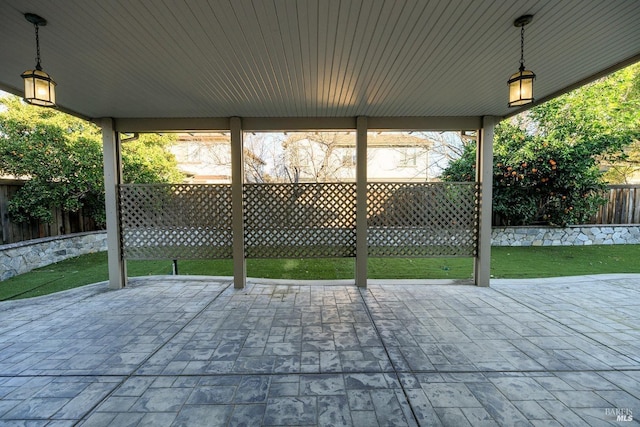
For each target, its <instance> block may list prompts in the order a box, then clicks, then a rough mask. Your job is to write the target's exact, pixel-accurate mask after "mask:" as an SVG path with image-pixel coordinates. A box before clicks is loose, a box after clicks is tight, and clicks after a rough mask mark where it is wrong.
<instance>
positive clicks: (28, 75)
mask: <svg viewBox="0 0 640 427" xmlns="http://www.w3.org/2000/svg"><path fill="white" fill-rule="evenodd" d="M24 17H25V19H26V20H27V21H29V22H31V23H32V24H33V26H34V27H35V29H36V68H35V70H27V71H25V72H24V73H22V74H21V77H22V78H23V79H24V100H25V101H26V102H28V103H29V104H34V105H41V106H43V107H54V106H55V105H56V82H54V81H53V80H52V79H51V76H50V75H49V74H47V73H45V72H44V71H42V66H41V65H40V38H39V37H38V29H39V28H40V27H44V26H45V25H47V20H46V19H44V18H43V17H41V16H38V15H36V14H34V13H25V14H24Z"/></svg>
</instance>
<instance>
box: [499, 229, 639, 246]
mask: <svg viewBox="0 0 640 427" xmlns="http://www.w3.org/2000/svg"><path fill="white" fill-rule="evenodd" d="M638 243H640V225H613V226H612V225H601V226H600V225H598V226H594V225H575V226H570V227H566V228H552V227H494V228H493V231H492V234H491V245H492V246H572V245H623V244H638Z"/></svg>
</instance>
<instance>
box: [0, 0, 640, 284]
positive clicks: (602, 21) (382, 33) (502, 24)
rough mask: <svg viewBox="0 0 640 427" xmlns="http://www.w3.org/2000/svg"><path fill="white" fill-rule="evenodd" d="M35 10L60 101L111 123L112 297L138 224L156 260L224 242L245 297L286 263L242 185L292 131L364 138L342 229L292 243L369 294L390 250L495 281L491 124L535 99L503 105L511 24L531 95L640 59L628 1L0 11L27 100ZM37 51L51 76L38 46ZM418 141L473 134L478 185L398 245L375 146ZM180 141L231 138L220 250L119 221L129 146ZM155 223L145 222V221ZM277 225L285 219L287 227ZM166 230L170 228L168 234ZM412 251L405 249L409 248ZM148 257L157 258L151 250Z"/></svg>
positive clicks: (88, 6)
mask: <svg viewBox="0 0 640 427" xmlns="http://www.w3.org/2000/svg"><path fill="white" fill-rule="evenodd" d="M25 13H31V14H37V15H39V16H40V17H42V18H44V19H45V20H46V21H47V23H46V25H43V26H41V27H40V28H39V27H36V28H39V39H38V41H39V45H38V49H39V48H40V45H41V47H42V49H41V50H42V67H43V70H44V71H46V72H48V73H49V74H50V75H51V76H52V78H53V79H54V80H55V81H56V82H57V84H58V86H57V95H56V102H57V106H58V108H60V109H62V110H64V111H68V112H70V113H72V114H75V115H78V116H80V117H84V118H87V119H89V120H92V121H94V122H96V123H98V124H99V125H100V126H101V127H102V130H103V141H104V172H105V190H106V206H107V230H108V235H109V237H108V240H109V245H108V246H109V263H110V265H109V273H110V286H111V287H112V288H123V287H125V286H126V282H127V272H126V261H127V259H132V258H131V257H132V255H131V253H132V250H131V249H132V248H133V249H137V248H136V247H135V245H136V244H137V243H139V242H141V241H143V240H144V239H140V238H139V236H140V233H139V231H140V230H142V231H143V232H145V230H146V229H149V228H154V229H155V230H154V233H155V234H153V233H152V234H153V235H152V238H150V239H148V241H149V242H150V243H147V241H146V240H145V241H144V242H143V243H141V245H143V246H144V245H146V246H145V247H144V248H143V249H146V250H148V249H149V248H153V247H155V248H158V247H163V246H165V245H174V246H179V249H183V250H184V249H186V252H188V253H190V254H193V253H194V250H193V249H194V248H196V249H198V248H203V247H206V248H207V250H204V251H202V252H204V253H207V254H211V252H212V251H211V250H210V249H211V248H212V247H214V246H216V245H218V246H219V247H220V248H222V249H221V250H220V251H213V252H214V256H224V257H229V258H233V261H234V286H235V287H236V288H243V287H244V286H245V283H246V280H247V278H246V258H247V257H249V256H252V254H253V253H254V252H256V251H255V250H254V249H255V248H259V249H260V250H259V251H257V252H258V253H260V254H265V253H266V254H271V253H278V252H277V251H274V250H272V249H273V245H274V243H273V241H275V242H276V243H275V245H280V246H283V244H282V242H285V245H286V244H288V243H290V242H289V241H291V240H294V239H291V238H290V236H291V232H290V231H291V230H288V229H286V227H285V228H284V229H283V228H282V227H281V228H280V229H278V230H275V231H273V232H272V233H270V234H269V233H267V234H268V235H269V236H271V237H273V236H275V237H274V238H272V241H269V240H268V239H265V238H262V237H261V238H259V239H257V240H256V239H253V237H254V236H255V235H256V234H259V232H261V231H263V229H264V228H265V226H264V225H263V224H257V225H255V227H254V230H252V229H251V221H252V217H251V216H250V215H248V214H247V206H248V205H249V206H258V208H260V207H261V206H262V205H263V204H266V203H260V202H255V201H254V202H251V201H252V200H260V197H263V196H259V197H257V198H254V199H252V197H253V196H251V195H250V193H251V192H250V191H249V190H248V188H247V186H246V185H245V183H244V182H243V178H244V173H243V168H244V163H243V153H244V150H243V133H244V132H263V131H287V130H288V131H296V130H316V131H318V130H320V131H321V130H334V131H354V132H355V133H356V143H355V151H356V155H355V157H356V159H355V163H356V174H355V175H356V179H355V183H354V185H351V186H348V187H345V190H344V191H343V193H345V194H346V193H349V195H350V196H349V198H348V200H347V202H346V203H345V205H344V206H346V207H344V206H342V207H340V209H342V210H343V211H344V212H347V213H348V214H349V218H347V220H346V221H345V222H342V223H340V224H335V223H334V222H331V221H328V222H327V223H330V225H327V226H322V227H321V228H320V229H318V227H319V226H318V225H316V223H317V221H315V220H314V221H311V222H310V223H302V224H300V223H299V224H296V225H295V227H297V230H296V232H297V231H298V230H302V229H304V233H303V234H301V235H299V236H298V237H296V239H297V240H300V241H306V245H307V246H308V247H314V248H316V249H317V248H322V247H326V246H329V247H330V246H336V247H337V250H336V251H325V252H322V254H321V255H322V256H349V257H354V258H355V280H354V281H355V284H356V285H358V286H360V287H366V286H367V279H368V276H367V257H368V256H372V255H375V254H380V253H383V254H385V255H386V254H387V253H388V252H389V251H388V250H387V249H388V248H393V249H394V250H395V249H398V248H400V249H401V250H399V251H398V252H399V253H401V254H406V253H409V254H410V256H425V254H426V256H443V254H448V253H451V252H452V249H453V253H454V255H455V256H469V257H473V258H474V259H475V266H474V271H473V280H474V283H475V284H476V285H479V286H489V284H490V249H491V248H490V244H491V242H490V238H491V184H492V183H491V180H492V140H493V129H494V126H495V124H496V123H498V122H499V121H500V120H501V119H503V118H504V117H507V116H510V115H513V114H515V113H517V112H519V111H523V110H524V109H526V108H529V107H530V105H531V104H527V105H524V106H520V107H519V108H508V106H507V95H508V91H507V84H506V83H507V79H508V78H509V76H510V75H511V74H513V73H514V71H516V70H517V67H518V64H519V57H520V61H524V52H525V51H524V50H523V49H524V47H525V45H524V43H521V42H524V38H522V36H523V34H521V30H522V29H523V28H522V29H521V28H518V27H516V26H514V23H515V22H517V18H518V17H522V16H525V15H531V16H532V17H533V18H531V19H532V21H531V22H530V23H529V24H528V25H527V39H526V40H527V41H526V60H527V67H528V69H530V70H533V71H535V73H537V75H538V78H537V81H536V82H535V94H534V95H535V98H536V102H543V101H544V100H546V99H550V98H553V97H555V96H557V95H559V94H562V93H564V92H566V91H568V90H570V89H571V88H574V87H577V86H580V85H582V84H584V83H586V82H589V81H592V80H594V79H596V78H597V77H598V76H601V75H604V74H606V73H609V72H612V71H614V70H617V69H619V68H621V67H624V66H625V65H628V64H631V63H634V62H636V61H638V60H639V59H640V51H639V48H638V46H640V31H638V26H637V25H636V23H637V22H638V18H639V17H640V6H639V5H638V3H637V2H634V1H621V2H605V1H595V0H593V1H587V2H585V1H579V0H572V1H565V2H562V3H558V2H555V1H552V0H548V1H539V2H536V3H535V5H532V4H531V3H530V2H527V1H524V0H519V1H509V2H506V3H505V2H494V3H491V4H487V3H486V2H483V3H480V2H473V1H464V2H456V3H450V2H445V1H435V0H434V1H426V2H425V1H401V2H397V1H382V0H379V1H373V2H368V1H366V2H363V1H358V0H349V1H341V2H338V1H329V2H325V1H308V2H306V1H305V2H283V1H251V0H243V1H229V0H216V1H204V0H193V1H188V2H185V3H184V4H182V5H181V6H175V5H171V4H168V3H158V2H153V1H143V2H136V3H134V4H129V3H126V2H124V3H118V4H105V3H102V2H95V1H93V2H76V1H72V0H69V1H62V2H56V3H55V4H53V3H51V2H47V1H30V2H22V1H7V2H3V3H2V5H0V24H1V25H0V40H2V41H1V43H2V47H3V49H2V52H3V53H2V56H3V58H2V59H3V60H2V61H1V62H0V88H2V89H4V90H8V91H10V92H12V93H16V94H22V89H21V78H20V73H21V72H22V71H23V70H24V69H25V68H29V67H32V60H31V59H30V58H32V54H33V52H34V49H33V45H34V43H33V42H34V40H33V25H32V24H31V23H30V22H33V21H29V22H27V20H25V16H24V14H25ZM529 20H530V19H527V20H526V21H527V22H528V21H529ZM36 22H39V21H36ZM37 34H38V31H36V35H37ZM520 54H522V55H520ZM37 55H38V66H40V50H38V53H37ZM521 65H524V64H521ZM415 130H432V131H449V130H454V131H474V132H476V133H477V135H478V137H477V144H478V153H479V154H478V158H477V162H476V163H477V164H476V176H475V177H474V178H475V183H474V185H475V186H472V187H470V189H471V190H470V191H467V190H464V191H466V192H467V193H468V194H469V196H468V197H467V198H466V199H465V200H464V203H456V200H454V199H453V197H451V195H450V194H449V193H451V192H446V191H445V195H444V196H442V197H440V198H438V199H434V201H433V202H432V205H433V206H437V207H438V208H440V207H441V206H443V205H444V204H445V203H443V201H446V200H447V199H449V203H450V204H451V205H464V206H468V207H469V208H468V209H465V210H463V211H462V212H456V213H455V214H453V215H451V214H450V212H449V211H447V213H446V215H448V216H447V217H445V220H441V218H435V219H436V221H432V222H434V223H436V224H438V226H437V227H434V228H427V227H424V226H423V224H424V223H426V221H422V222H420V221H416V223H414V224H410V225H409V226H410V227H411V230H408V229H406V228H404V229H403V228H402V227H400V230H396V231H398V232H397V233H396V236H392V237H391V238H390V239H388V238H387V237H388V234H389V233H390V232H391V231H393V230H392V229H394V228H396V229H397V228H398V227H397V226H396V225H395V224H394V223H391V225H389V223H384V224H383V225H382V226H381V227H378V228H377V229H372V227H371V226H370V225H371V224H370V223H371V218H372V217H373V215H374V213H372V211H371V209H370V208H371V205H372V204H373V203H372V202H371V200H370V199H369V194H370V193H371V191H372V190H371V188H370V186H369V184H370V183H369V182H368V175H367V146H368V144H367V135H368V132H371V131H375V132H381V131H415ZM178 131H180V132H183V131H188V132H212V131H214V132H215V131H219V132H226V133H228V134H229V135H230V140H231V141H230V144H231V162H232V172H231V175H232V182H231V184H230V185H229V186H228V188H225V189H223V190H221V191H218V189H216V190H215V191H216V192H218V193H220V194H222V193H224V194H225V197H224V198H215V199H212V201H211V202H210V203H212V204H213V205H215V206H216V207H219V206H221V205H224V207H225V212H226V217H228V220H227V219H225V220H224V221H222V220H218V218H216V221H214V222H215V224H214V225H213V226H212V225H210V224H206V225H205V226H204V228H206V229H207V232H209V231H210V229H211V228H213V231H211V233H210V234H211V235H214V236H223V237H224V239H222V240H215V239H214V242H213V243H211V240H205V241H204V242H203V241H201V240H198V239H196V238H193V237H194V235H195V230H197V229H198V227H200V225H201V224H200V223H199V222H198V221H199V220H200V219H201V218H202V217H206V216H207V215H206V212H205V213H204V215H200V214H198V215H197V216H198V218H196V219H195V220H194V222H192V223H188V224H183V223H184V218H185V217H186V215H178V216H179V217H180V218H179V220H180V221H178V222H179V223H176V222H171V223H168V224H167V223H165V222H164V219H163V221H161V223H162V224H161V226H157V225H149V224H148V223H141V224H138V225H136V226H134V227H129V228H127V227H128V225H127V224H125V223H123V217H125V216H126V215H127V214H129V213H130V212H134V211H135V210H136V209H138V210H139V207H140V205H145V204H149V203H148V202H149V200H150V199H149V197H148V196H145V197H146V198H138V199H128V198H127V194H128V193H127V191H128V190H127V188H125V187H124V186H123V182H122V174H121V162H120V147H121V145H122V144H123V143H126V142H124V141H125V140H126V137H123V135H131V134H135V133H137V132H178ZM433 188H435V186H434V187H433ZM431 190H432V188H431V187H426V186H425V188H423V189H421V190H420V191H421V194H422V195H427V196H428V195H429V194H431V193H435V192H433V191H431ZM380 191H387V190H386V189H382V190H380ZM187 193H194V191H191V190H189V191H187ZM266 193H267V194H270V193H269V192H266ZM320 193H321V191H320V190H318V191H317V192H316V194H320ZM454 193H456V194H458V193H461V191H459V190H456V191H455V192H454ZM248 194H249V195H248ZM456 197H457V195H456ZM343 198H344V197H343ZM174 199H176V200H177V199H178V198H177V197H174ZM176 200H174V202H175V203H180V200H177V201H176ZM151 201H152V202H153V200H151ZM275 204H276V205H277V203H275ZM332 204H333V201H332V202H331V203H329V205H332ZM414 205H415V204H414ZM156 210H157V209H156ZM436 211H437V210H434V211H432V212H427V214H428V215H431V216H433V212H436ZM167 212H168V209H165V212H164V213H167ZM216 212H217V210H216ZM156 213H157V212H155V211H154V212H151V214H153V215H155V214H156ZM192 214H193V212H192ZM285 214H288V213H285ZM412 214H413V213H412ZM422 214H423V213H421V215H422ZM439 214H442V212H440V213H439ZM216 215H217V214H216V213H215V212H212V213H211V214H210V215H209V216H216ZM283 215H284V214H283ZM148 216H149V212H147V211H144V212H142V213H141V215H138V219H139V218H146V217H148ZM192 216H195V215H192ZM263 216H266V217H269V215H263ZM271 220H272V222H273V218H271ZM275 222H276V223H278V222H280V223H281V224H282V223H283V222H284V221H281V220H280V218H279V217H278V218H275ZM310 224H311V225H310ZM163 227H164V228H163ZM374 228H375V227H374ZM158 229H160V230H159V231H160V232H161V233H164V234H163V237H162V238H161V239H159V238H158V237H157V236H158V233H156V232H157V231H158ZM416 230H417V234H416ZM176 233H177V234H176ZM409 233H413V234H409ZM131 236H134V238H133V239H131V238H130V237H131ZM176 236H177V237H176ZM345 236H346V237H345ZM434 236H435V237H437V236H440V238H439V239H438V238H436V239H434ZM217 238H218V237H216V239H217ZM252 239H253V240H252ZM178 240H180V241H181V242H182V241H188V242H189V243H187V244H182V243H181V244H177V243H176V241H178ZM327 240H328V241H329V243H327ZM389 241H391V243H389ZM443 241H446V242H448V243H447V244H444V243H443ZM132 242H134V243H132ZM136 242H137V243H136ZM167 242H168V243H167ZM403 242H404V243H406V244H405V245H404V246H407V247H408V246H412V250H411V251H403V250H402V249H403ZM409 242H412V243H411V244H409ZM451 242H454V244H453V245H451ZM269 245H272V246H269ZM376 245H377V246H378V248H376V247H375V246H376ZM292 246H295V245H292ZM445 246H448V247H445ZM413 247H415V250H413ZM443 247H445V250H444V251H440V248H443ZM434 248H435V249H434ZM456 248H457V249H461V250H460V251H455V249H456ZM294 249H295V248H294ZM160 252H162V251H160ZM183 252H184V251H183ZM296 253H297V252H295V250H293V251H292V252H288V253H285V254H284V256H291V254H296ZM336 254H337V255H336ZM144 256H146V257H149V258H154V257H155V258H157V257H158V256H160V255H158V254H157V253H153V254H148V251H147V253H146V254H145V255H144ZM162 256H165V257H170V258H173V259H176V258H180V257H181V256H182V255H181V254H176V253H174V252H171V253H168V252H164V255H162ZM199 256H202V254H201V253H199V254H197V257H199Z"/></svg>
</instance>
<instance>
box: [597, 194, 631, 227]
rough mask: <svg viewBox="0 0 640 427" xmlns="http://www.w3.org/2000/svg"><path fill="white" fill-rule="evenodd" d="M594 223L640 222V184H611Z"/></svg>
mask: <svg viewBox="0 0 640 427" xmlns="http://www.w3.org/2000/svg"><path fill="white" fill-rule="evenodd" d="M604 197H605V198H606V199H607V203H606V204H605V205H603V206H601V207H600V210H599V211H598V213H597V215H596V217H595V218H594V221H593V223H594V224H639V223H640V185H610V186H609V192H608V194H605V195H604Z"/></svg>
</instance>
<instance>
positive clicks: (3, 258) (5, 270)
mask: <svg viewBox="0 0 640 427" xmlns="http://www.w3.org/2000/svg"><path fill="white" fill-rule="evenodd" d="M105 250H107V232H106V231H97V232H88V233H76V234H72V235H65V236H56V237H45V238H42V239H33V240H26V241H24V242H20V243H11V244H9V245H0V281H2V280H6V279H8V278H10V277H13V276H17V275H18V274H22V273H26V272H28V271H31V270H33V269H35V268H40V267H44V266H47V265H49V264H53V263H56V262H59V261H63V260H65V259H67V258H72V257H75V256H78V255H84V254H88V253H91V252H99V251H105Z"/></svg>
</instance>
